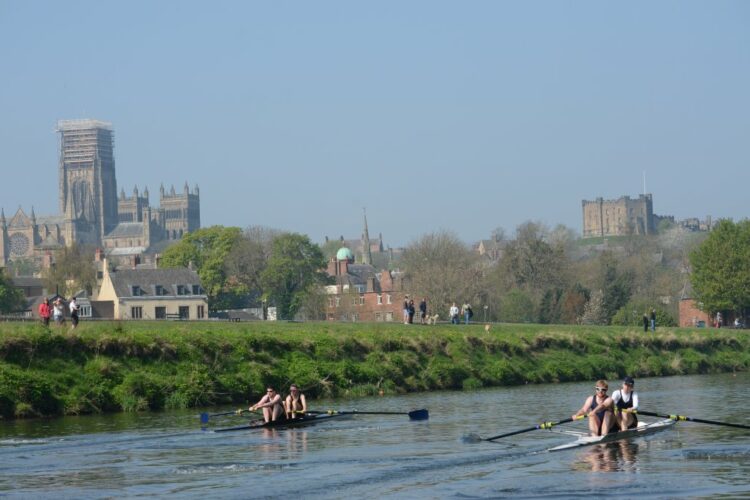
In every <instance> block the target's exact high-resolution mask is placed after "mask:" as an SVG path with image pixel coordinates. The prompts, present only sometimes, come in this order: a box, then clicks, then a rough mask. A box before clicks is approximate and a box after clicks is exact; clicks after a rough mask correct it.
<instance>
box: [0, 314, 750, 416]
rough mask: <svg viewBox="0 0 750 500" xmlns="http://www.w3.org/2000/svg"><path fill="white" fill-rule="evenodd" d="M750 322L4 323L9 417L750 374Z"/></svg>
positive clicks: (0, 402)
mask: <svg viewBox="0 0 750 500" xmlns="http://www.w3.org/2000/svg"><path fill="white" fill-rule="evenodd" d="M749 368H750V334H749V333H747V332H746V331H743V330H727V329H723V330H715V329H711V330H705V329H695V330H694V329H679V328H668V329H667V328H665V329H659V331H657V333H656V334H652V333H644V332H642V331H639V330H634V329H632V328H625V327H588V326H563V325H505V324H503V325H493V326H492V328H491V329H490V331H489V332H486V331H485V330H484V327H483V325H476V326H475V325H472V326H463V325H462V326H452V325H441V326H420V325H402V324H393V323H376V324H350V323H346V324H340V323H275V322H265V323H260V322H258V323H241V324H232V323H213V322H205V323H202V322H192V323H187V322H186V323H181V322H130V323H114V322H113V323H109V322H101V323H93V322H92V323H84V324H82V325H81V326H79V328H78V329H76V330H75V331H72V332H71V331H68V330H67V329H63V330H58V329H56V328H54V327H53V328H51V329H50V330H46V329H45V328H43V327H42V326H41V325H31V324H15V323H2V324H0V418H5V419H11V418H24V417H38V416H53V415H63V414H82V413H96V412H111V411H142V410H148V409H152V410H155V409H161V408H186V407H201V406H210V405H218V404H229V403H233V404H245V403H246V402H248V400H251V401H255V400H256V399H257V398H258V397H259V396H260V395H261V394H262V393H263V392H264V390H265V386H266V385H267V384H272V385H275V386H277V387H280V388H284V387H285V386H286V385H288V384H289V383H290V382H296V383H297V384H298V385H300V386H301V387H303V388H304V390H305V392H306V394H307V395H308V397H311V398H315V397H318V396H331V397H346V396H354V395H370V394H372V395H374V394H378V393H380V392H381V391H382V392H383V393H400V392H413V391H426V390H434V389H475V388H479V387H491V386H501V385H518V384H526V383H546V382H561V381H575V380H595V379H598V378H602V377H604V378H609V379H617V378H619V377H621V376H623V375H624V374H632V375H634V376H636V377H643V376H661V375H679V374H699V373H718V372H732V371H747V370H748V369H749Z"/></svg>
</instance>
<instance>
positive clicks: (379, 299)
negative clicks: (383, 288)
mask: <svg viewBox="0 0 750 500" xmlns="http://www.w3.org/2000/svg"><path fill="white" fill-rule="evenodd" d="M382 304H383V294H382V293H379V294H378V305H382Z"/></svg>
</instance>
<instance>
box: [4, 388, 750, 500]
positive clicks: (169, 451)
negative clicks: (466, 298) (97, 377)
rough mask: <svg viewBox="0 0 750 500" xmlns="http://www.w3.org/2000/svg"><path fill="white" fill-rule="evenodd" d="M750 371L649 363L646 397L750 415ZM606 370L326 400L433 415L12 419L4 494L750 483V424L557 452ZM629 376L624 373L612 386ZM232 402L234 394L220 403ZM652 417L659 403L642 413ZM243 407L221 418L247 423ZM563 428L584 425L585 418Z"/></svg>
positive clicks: (410, 492)
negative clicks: (261, 425) (293, 424)
mask: <svg viewBox="0 0 750 500" xmlns="http://www.w3.org/2000/svg"><path fill="white" fill-rule="evenodd" d="M749 382H750V374H738V375H736V376H734V375H731V374H730V375H711V376H690V377H671V378H654V379H641V380H637V381H636V390H637V391H638V393H639V395H640V398H641V408H642V409H644V410H649V411H655V412H658V413H680V414H683V415H688V416H692V417H699V418H705V419H711V420H719V421H728V422H735V423H743V424H750V411H748V410H750V389H748V386H749V385H748V383H749ZM592 386H593V383H592V382H586V383H574V384H557V385H542V386H524V387H513V388H502V389H489V390H482V391H474V392H441V393H429V394H417V395H409V396H398V397H383V398H367V399H361V400H347V401H333V402H331V401H326V402H313V405H312V406H314V407H315V408H313V409H328V408H338V409H354V408H356V409H359V410H372V411H378V410H397V411H400V410H404V411H408V410H410V409H414V408H428V409H429V410H430V420H429V421H426V422H410V421H409V420H408V417H406V416H376V415H357V416H355V417H352V418H342V419H332V420H331V421H329V422H324V423H321V424H320V425H318V426H314V427H308V428H301V429H289V430H254V431H240V432H229V433H212V432H203V431H201V430H200V427H199V425H200V424H199V419H198V416H197V413H198V412H196V411H179V412H178V411H175V412H163V413H148V414H137V415H132V414H131V415H108V416H88V417H69V418H62V419H55V420H50V421H33V422H32V421H20V422H1V423H0V495H3V496H9V497H55V498H102V497H114V496H118V497H122V496H125V497H136V496H159V497H169V496H179V497H181V498H183V497H184V498H198V497H201V498H218V497H221V498H249V497H279V496H287V495H291V496H293V497H301V498H316V497H321V498H353V497H355V498H356V497H360V498H373V497H401V498H446V497H447V498H487V497H505V496H513V497H533V498H539V497H547V498H566V497H568V498H573V497H580V496H581V495H596V496H597V497H600V496H612V497H628V498H632V497H636V496H638V497H656V498H681V497H692V498H700V497H714V496H717V495H723V496H726V497H737V496H750V484H749V483H750V481H749V480H748V478H749V477H750V430H749V431H744V430H740V429H732V428H728V427H719V426H713V425H706V424H696V423H691V422H680V423H678V424H677V425H675V426H674V427H673V428H671V429H669V430H666V431H663V432H661V433H657V434H654V435H652V436H646V437H641V438H636V439H632V440H629V441H624V442H619V443H618V442H616V443H610V444H607V445H598V446H594V447H589V448H580V449H576V450H571V451H563V452H557V453H548V452H545V451H543V450H545V449H546V448H548V447H551V446H554V445H557V444H561V443H565V442H568V441H571V440H572V439H573V438H572V437H571V436H569V435H565V434H559V433H555V432H550V431H544V430H541V431H534V432H530V433H525V434H520V435H517V436H513V437H509V438H505V439H502V440H500V441H499V442H498V443H491V442H481V443H469V442H466V440H465V436H466V435H468V434H470V433H477V434H479V435H482V436H493V435H496V434H500V433H503V432H507V431H510V430H515V429H521V428H524V427H529V426H531V425H534V424H537V423H539V422H542V421H546V420H554V421H556V420H562V419H564V418H567V417H568V416H570V415H571V414H572V413H573V412H574V411H576V410H577V409H578V408H579V407H580V406H581V404H582V403H583V400H584V399H585V397H586V396H587V395H588V394H590V392H591V388H592ZM616 386H617V383H616V382H611V383H610V388H611V389H614V388H616ZM211 410H212V411H217V412H218V411H221V410H222V409H216V408H214V409H211ZM642 419H643V420H648V418H647V417H642ZM244 420H246V419H245V418H244V417H236V416H230V417H226V418H216V419H212V420H211V422H210V424H211V425H212V426H213V425H216V426H232V425H236V424H238V423H241V422H243V421H244ZM651 420H653V419H651ZM559 429H560V430H565V429H575V430H584V429H585V423H582V422H577V423H573V424H566V425H564V426H560V427H559Z"/></svg>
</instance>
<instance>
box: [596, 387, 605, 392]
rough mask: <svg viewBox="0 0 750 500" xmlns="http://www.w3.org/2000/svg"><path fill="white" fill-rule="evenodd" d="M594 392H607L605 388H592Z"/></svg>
mask: <svg viewBox="0 0 750 500" xmlns="http://www.w3.org/2000/svg"><path fill="white" fill-rule="evenodd" d="M594 390H595V391H599V392H607V388H606V387H594Z"/></svg>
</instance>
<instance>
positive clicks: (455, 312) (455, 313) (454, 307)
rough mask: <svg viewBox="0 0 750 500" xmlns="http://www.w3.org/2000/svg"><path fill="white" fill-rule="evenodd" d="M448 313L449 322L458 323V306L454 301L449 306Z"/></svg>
mask: <svg viewBox="0 0 750 500" xmlns="http://www.w3.org/2000/svg"><path fill="white" fill-rule="evenodd" d="M448 315H449V316H450V317H451V324H452V325H457V324H458V306H457V305H456V303H455V302H454V303H453V305H452V306H451V308H450V311H449V313H448Z"/></svg>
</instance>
